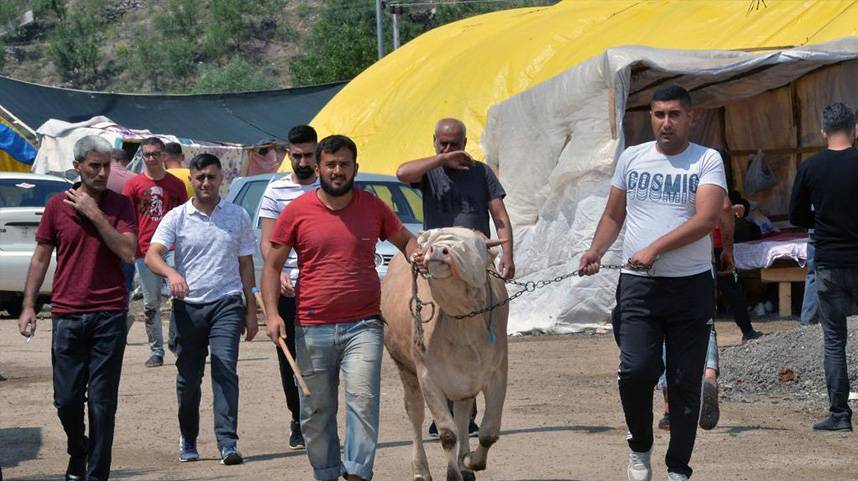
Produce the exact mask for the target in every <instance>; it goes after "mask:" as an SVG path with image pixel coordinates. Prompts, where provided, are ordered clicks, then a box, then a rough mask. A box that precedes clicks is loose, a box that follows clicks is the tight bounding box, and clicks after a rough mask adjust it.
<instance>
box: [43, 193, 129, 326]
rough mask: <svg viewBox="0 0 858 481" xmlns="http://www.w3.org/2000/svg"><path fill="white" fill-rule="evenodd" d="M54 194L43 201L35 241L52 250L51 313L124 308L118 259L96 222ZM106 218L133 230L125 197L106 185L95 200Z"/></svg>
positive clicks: (125, 297) (120, 228)
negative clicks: (54, 252) (54, 265)
mask: <svg viewBox="0 0 858 481" xmlns="http://www.w3.org/2000/svg"><path fill="white" fill-rule="evenodd" d="M65 198H66V196H65V195H63V194H60V195H55V196H53V197H52V198H51V200H49V201H48V205H46V206H45V212H44V214H42V220H41V222H39V229H38V230H37V231H36V242H38V243H40V244H49V245H52V246H54V247H55V248H56V250H57V270H56V272H55V273H54V283H53V293H52V294H51V312H52V313H53V314H54V315H57V314H79V313H83V312H109V311H127V310H128V291H127V290H126V289H125V275H124V274H123V273H122V268H121V267H120V262H121V259H120V258H119V256H117V255H116V254H114V253H113V251H112V250H110V248H109V247H107V245H105V243H104V240H103V239H102V238H101V234H99V233H98V229H96V228H95V225H93V224H92V222H90V221H89V219H87V218H86V217H84V215H83V214H79V213H78V212H77V211H76V210H75V209H74V207H72V206H71V205H69V204H66V203H65V202H63V200H64V199H65ZM98 207H99V208H101V211H102V212H103V213H104V216H105V217H106V218H107V221H108V222H109V223H110V225H112V226H113V227H114V228H115V229H116V230H117V231H119V232H120V233H123V234H124V233H126V232H137V225H136V223H135V221H134V211H133V210H132V208H131V202H129V201H128V198H127V197H125V196H123V195H120V194H117V193H115V192H113V191H111V190H105V191H104V194H103V195H102V197H101V201H100V202H99V203H98Z"/></svg>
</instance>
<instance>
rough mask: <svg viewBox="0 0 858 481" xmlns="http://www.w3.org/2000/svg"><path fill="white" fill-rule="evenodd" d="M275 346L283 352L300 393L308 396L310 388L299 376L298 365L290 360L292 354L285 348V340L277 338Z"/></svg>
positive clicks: (293, 360)
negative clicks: (278, 346) (277, 345)
mask: <svg viewBox="0 0 858 481" xmlns="http://www.w3.org/2000/svg"><path fill="white" fill-rule="evenodd" d="M277 344H279V345H280V349H281V350H283V355H285V356H286V360H287V361H289V365H290V366H292V372H294V373H295V379H297V380H298V386H300V387H301V392H303V393H304V395H305V396H309V395H310V388H309V387H307V383H305V382H304V376H302V375H301V369H300V368H298V364H296V363H295V359H293V358H292V353H290V352H289V348H288V347H287V346H286V339H283V338H282V337H278V338H277Z"/></svg>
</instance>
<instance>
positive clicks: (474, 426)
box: [468, 419, 480, 438]
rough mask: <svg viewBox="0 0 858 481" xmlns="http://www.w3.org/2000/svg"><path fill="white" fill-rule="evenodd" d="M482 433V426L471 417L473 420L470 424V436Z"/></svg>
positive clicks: (473, 436)
mask: <svg viewBox="0 0 858 481" xmlns="http://www.w3.org/2000/svg"><path fill="white" fill-rule="evenodd" d="M479 435H480V427H479V426H477V423H476V421H474V420H473V419H471V422H470V423H469V424H468V436H469V437H472V438H475V437H477V436H479Z"/></svg>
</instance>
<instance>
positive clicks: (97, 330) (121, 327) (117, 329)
mask: <svg viewBox="0 0 858 481" xmlns="http://www.w3.org/2000/svg"><path fill="white" fill-rule="evenodd" d="M127 316H128V313H127V312H125V311H120V312H91V313H86V314H63V315H57V316H55V317H54V319H53V333H52V337H51V364H52V365H53V375H54V406H56V408H57V415H58V416H59V418H60V422H61V423H62V425H63V429H64V430H65V432H66V436H67V437H68V454H69V455H70V456H74V457H84V456H85V457H86V458H87V479H88V480H89V481H105V480H107V479H108V478H109V477H110V461H111V450H112V449H113V428H114V423H115V419H116V405H117V400H118V398H119V377H120V374H121V372H122V355H123V354H124V353H125V335H126V325H125V321H126V318H127ZM84 403H86V405H87V408H88V411H89V412H88V415H89V416H88V417H89V440H88V441H87V437H86V427H85V426H84V420H83V410H84V409H83V407H84Z"/></svg>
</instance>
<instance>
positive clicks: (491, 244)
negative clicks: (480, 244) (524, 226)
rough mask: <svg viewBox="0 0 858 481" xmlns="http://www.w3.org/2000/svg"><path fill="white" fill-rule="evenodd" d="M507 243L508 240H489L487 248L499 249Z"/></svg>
mask: <svg viewBox="0 0 858 481" xmlns="http://www.w3.org/2000/svg"><path fill="white" fill-rule="evenodd" d="M506 241H507V240H506V239H489V240H487V241H486V247H488V248H489V249H491V248H492V247H497V246H499V245H501V244H503V243H504V242H506Z"/></svg>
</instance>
